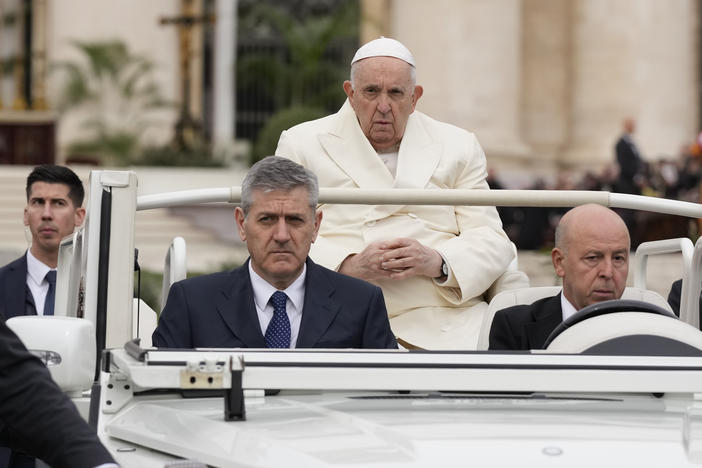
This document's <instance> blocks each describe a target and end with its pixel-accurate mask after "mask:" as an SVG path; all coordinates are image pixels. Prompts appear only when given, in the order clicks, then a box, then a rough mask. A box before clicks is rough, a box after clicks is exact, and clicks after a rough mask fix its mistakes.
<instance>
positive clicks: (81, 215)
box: [74, 208, 85, 227]
mask: <svg viewBox="0 0 702 468" xmlns="http://www.w3.org/2000/svg"><path fill="white" fill-rule="evenodd" d="M74 221H75V226H76V227H79V226H82V225H83V221H85V208H78V209H76V212H75V216H74Z"/></svg>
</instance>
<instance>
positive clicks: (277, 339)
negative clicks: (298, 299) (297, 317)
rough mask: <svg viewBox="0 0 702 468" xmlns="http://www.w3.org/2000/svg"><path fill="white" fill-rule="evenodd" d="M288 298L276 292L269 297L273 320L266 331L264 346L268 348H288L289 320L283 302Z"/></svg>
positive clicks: (282, 293) (280, 292)
mask: <svg viewBox="0 0 702 468" xmlns="http://www.w3.org/2000/svg"><path fill="white" fill-rule="evenodd" d="M287 299H288V296H286V295H285V293H284V292H283V291H276V292H274V293H273V295H272V296H271V299H270V302H271V303H272V304H273V318H272V319H271V321H270V323H269V324H268V328H267V329H266V346H268V347H269V348H289V347H290V320H289V319H288V313H287V312H285V301H287Z"/></svg>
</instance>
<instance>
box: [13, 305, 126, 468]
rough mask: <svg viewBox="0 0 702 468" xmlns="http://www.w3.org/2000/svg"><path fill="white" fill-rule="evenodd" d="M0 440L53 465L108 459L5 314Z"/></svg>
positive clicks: (80, 467)
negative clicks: (23, 342)
mask: <svg viewBox="0 0 702 468" xmlns="http://www.w3.org/2000/svg"><path fill="white" fill-rule="evenodd" d="M0 308H1V305H0ZM0 444H2V445H5V446H8V447H11V448H12V449H15V450H22V451H26V452H27V453H30V454H31V455H34V456H36V457H38V458H41V459H42V460H44V461H45V462H47V463H48V464H49V465H51V466H52V467H54V468H61V467H73V468H87V467H95V466H98V465H101V464H103V463H108V462H112V461H113V460H112V457H111V456H110V454H109V453H108V452H107V450H106V449H105V447H103V446H102V444H101V443H100V441H99V440H98V437H97V435H96V434H95V431H94V430H93V429H92V428H91V427H90V426H88V424H87V423H86V422H85V421H84V420H83V419H82V418H81V416H80V414H78V411H77V410H76V407H75V405H74V404H73V402H71V400H69V399H68V398H67V397H66V395H64V394H63V392H62V391H61V389H60V388H59V387H58V386H57V385H56V384H55V383H54V381H53V380H52V379H51V375H50V374H49V371H48V370H47V369H46V367H45V366H44V364H42V362H41V361H40V360H39V359H37V358H36V357H35V356H33V355H32V354H30V353H29V352H28V351H27V349H26V348H25V347H24V345H23V344H22V342H21V341H20V340H19V338H18V337H17V335H15V334H14V333H13V332H12V331H11V330H10V329H9V328H8V327H7V325H5V321H4V320H0ZM16 453H17V452H15V453H14V454H13V455H16ZM13 466H16V465H13ZM32 466H33V465H32Z"/></svg>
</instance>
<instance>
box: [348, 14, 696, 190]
mask: <svg viewBox="0 0 702 468" xmlns="http://www.w3.org/2000/svg"><path fill="white" fill-rule="evenodd" d="M362 5H363V8H364V19H365V20H364V23H363V25H362V26H363V27H362V38H363V39H364V40H368V39H371V38H374V37H377V36H378V35H380V34H385V35H387V36H392V37H395V38H397V39H399V40H400V41H402V42H404V43H405V44H406V45H407V46H408V47H409V48H410V49H411V50H412V51H413V53H414V56H415V59H416V61H417V64H418V81H419V82H420V83H421V84H423V85H424V96H423V97H422V99H421V100H420V104H419V108H420V109H421V110H423V111H425V112H427V113H429V114H431V115H433V116H435V117H437V118H439V119H442V120H446V121H448V122H452V123H454V124H456V125H458V126H461V127H464V128H468V129H471V130H472V131H474V132H475V133H476V134H477V135H478V138H479V139H480V141H481V143H482V144H483V146H484V148H485V151H486V154H487V155H488V160H489V162H490V165H492V166H493V167H496V168H498V169H499V171H500V172H501V173H502V174H505V175H507V176H509V175H510V174H511V176H512V178H517V179H518V178H519V175H520V174H525V173H535V172H537V173H540V174H552V175H553V174H555V172H556V171H558V170H561V169H583V168H593V169H597V168H602V167H603V166H605V165H607V164H608V163H610V162H612V161H613V144H614V142H615V140H616V138H617V137H618V135H619V133H620V132H621V122H622V120H623V119H624V118H625V117H627V116H631V117H633V118H635V119H636V120H637V121H638V131H637V133H636V136H635V137H636V141H637V143H638V144H639V147H640V149H641V152H642V154H643V156H644V158H645V159H649V160H652V159H656V158H658V157H661V156H668V157H674V156H676V155H677V154H678V152H679V149H680V147H681V145H683V144H689V143H691V142H692V141H693V140H694V138H695V136H696V134H697V132H698V131H699V113H700V99H701V97H700V34H699V24H700V15H701V14H702V12H701V11H700V4H699V2H698V1H695V0H670V1H665V2H661V1H658V0H561V1H553V0H495V1H490V0H471V1H466V0H434V1H431V2H426V1H423V0H402V1H398V0H364V1H363V3H362Z"/></svg>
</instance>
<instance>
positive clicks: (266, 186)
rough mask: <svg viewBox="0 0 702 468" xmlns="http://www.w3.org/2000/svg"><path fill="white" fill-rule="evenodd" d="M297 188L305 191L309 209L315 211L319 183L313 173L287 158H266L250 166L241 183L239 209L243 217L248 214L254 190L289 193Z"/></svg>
mask: <svg viewBox="0 0 702 468" xmlns="http://www.w3.org/2000/svg"><path fill="white" fill-rule="evenodd" d="M297 187H304V188H305V189H307V193H308V194H309V204H310V208H312V209H315V208H316V207H317V202H318V201H319V183H318V182H317V176H316V175H315V174H314V172H312V171H310V170H309V169H306V168H305V167H304V166H301V165H300V164H298V163H296V162H294V161H291V160H289V159H287V158H281V157H279V156H266V157H265V158H263V159H261V160H260V161H258V162H257V163H256V164H254V165H253V166H251V169H249V172H248V174H246V177H244V181H243V182H242V183H241V209H242V210H243V211H244V216H246V215H248V214H249V209H250V208H251V204H252V203H253V194H252V192H253V191H254V190H263V191H264V192H272V191H274V190H283V191H289V190H293V189H295V188H297Z"/></svg>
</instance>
